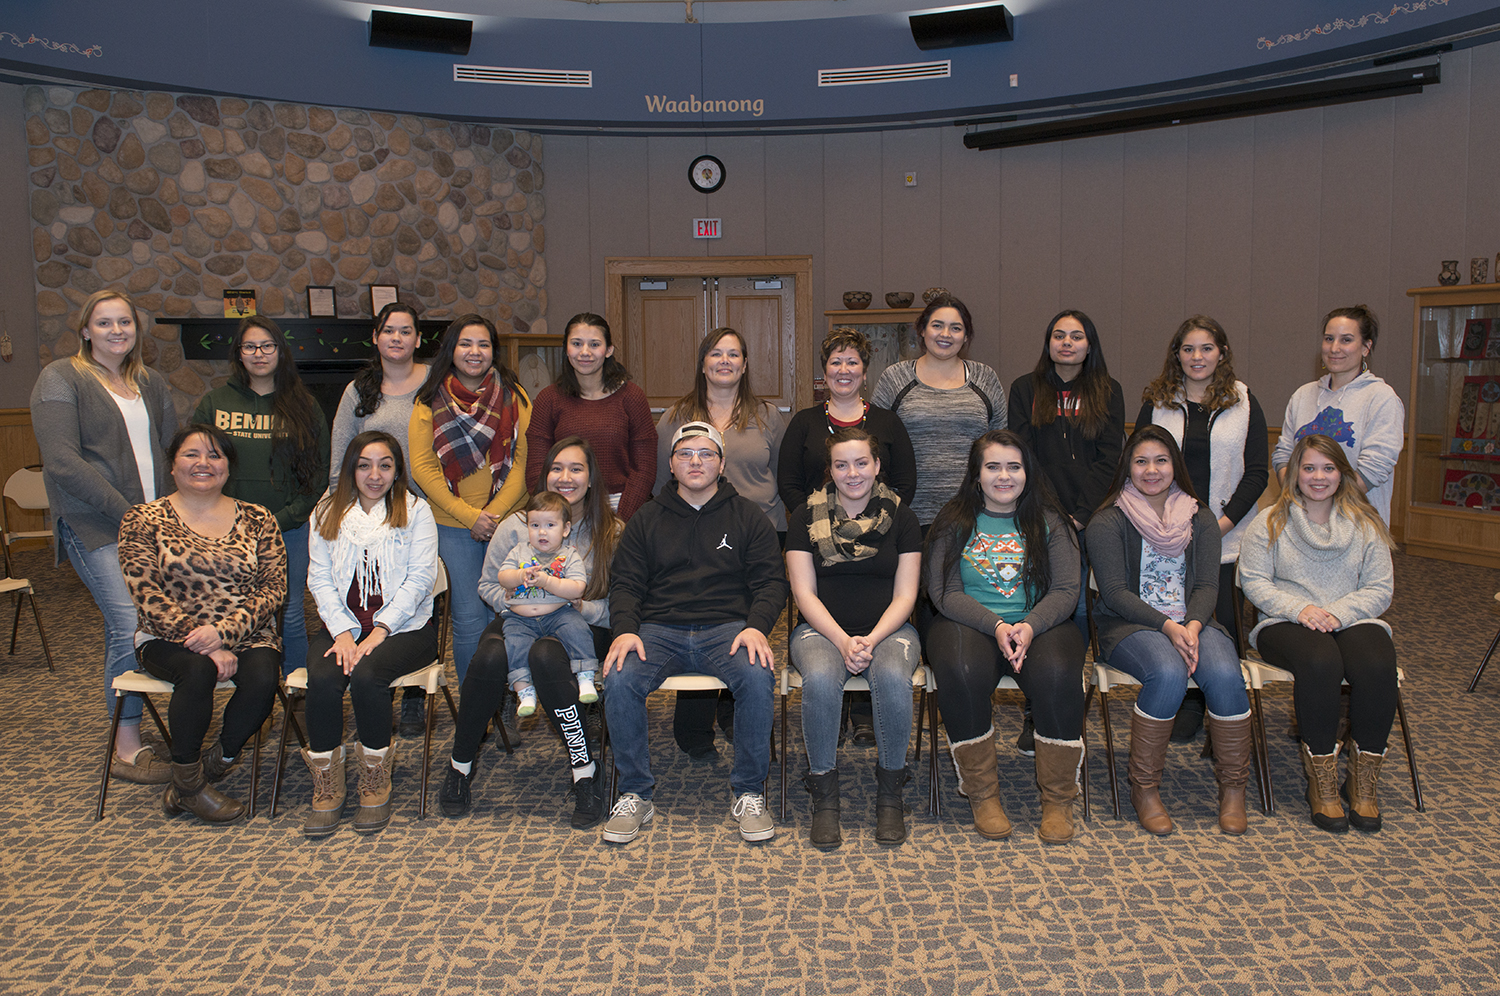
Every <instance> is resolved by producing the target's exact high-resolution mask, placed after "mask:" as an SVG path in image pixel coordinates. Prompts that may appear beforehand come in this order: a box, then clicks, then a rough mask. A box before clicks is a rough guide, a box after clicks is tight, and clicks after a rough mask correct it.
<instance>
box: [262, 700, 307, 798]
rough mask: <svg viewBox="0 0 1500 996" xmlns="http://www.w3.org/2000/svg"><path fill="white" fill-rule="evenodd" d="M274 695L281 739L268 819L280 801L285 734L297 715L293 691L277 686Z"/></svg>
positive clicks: (283, 772) (299, 738)
mask: <svg viewBox="0 0 1500 996" xmlns="http://www.w3.org/2000/svg"><path fill="white" fill-rule="evenodd" d="M276 697H277V698H279V699H280V700H281V741H280V743H279V744H278V746H277V750H276V773H275V774H274V775H273V776H272V777H271V815H270V817H269V818H270V819H273V820H274V819H275V818H276V804H277V803H278V802H280V801H281V779H282V776H283V775H284V774H285V772H286V735H287V731H288V730H290V729H291V728H292V727H293V726H294V725H295V724H296V722H297V717H296V716H295V715H294V714H293V713H292V700H293V699H294V698H296V694H295V692H294V693H293V694H292V695H287V694H286V693H285V692H283V691H282V690H281V688H280V687H279V686H278V687H277V689H276ZM297 739H298V740H299V741H300V740H302V739H303V738H302V730H301V729H300V728H299V729H298V730H297Z"/></svg>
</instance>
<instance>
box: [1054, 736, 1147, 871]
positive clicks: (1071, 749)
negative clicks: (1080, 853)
mask: <svg viewBox="0 0 1500 996" xmlns="http://www.w3.org/2000/svg"><path fill="white" fill-rule="evenodd" d="M1171 727H1172V721H1171V720H1168V721H1167V728H1168V729H1169V730H1170V729H1171ZM1082 768H1083V741H1082V740H1048V739H1047V738H1045V737H1042V736H1038V737H1037V738H1036V787H1037V788H1038V789H1039V790H1040V791H1041V793H1042V822H1041V823H1040V825H1038V826H1037V829H1036V835H1037V836H1038V837H1039V838H1041V841H1042V843H1044V844H1066V843H1068V842H1069V841H1070V840H1072V839H1073V838H1074V837H1075V836H1077V835H1078V824H1076V823H1075V822H1073V800H1074V799H1076V798H1078V774H1079V772H1080V771H1081V770H1082Z"/></svg>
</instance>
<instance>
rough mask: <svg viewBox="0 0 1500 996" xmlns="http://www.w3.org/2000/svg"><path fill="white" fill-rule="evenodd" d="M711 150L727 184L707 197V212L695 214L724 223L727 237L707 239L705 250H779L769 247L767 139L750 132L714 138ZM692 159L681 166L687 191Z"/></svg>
mask: <svg viewBox="0 0 1500 996" xmlns="http://www.w3.org/2000/svg"><path fill="white" fill-rule="evenodd" d="M707 151H708V153H709V155H713V156H718V157H719V161H720V162H722V163H723V164H724V172H725V175H726V179H725V181H724V186H723V187H720V188H719V189H718V190H717V191H715V192H714V193H712V194H708V195H706V196H704V198H703V201H704V207H703V210H704V212H705V213H704V214H702V215H694V217H703V218H719V219H721V220H722V221H723V223H724V224H723V232H724V235H723V238H718V239H708V240H705V241H704V242H703V243H702V245H703V248H704V251H705V252H706V253H707V254H708V255H710V256H765V255H767V254H769V253H772V252H776V251H778V250H773V249H769V248H767V246H766V214H767V212H766V140H765V139H764V138H759V137H756V136H750V135H741V136H735V137H730V138H714V139H711V140H709V142H708V145H707ZM688 162H689V160H688V159H686V158H685V159H684V160H683V161H682V162H681V163H679V164H678V165H677V172H678V175H679V178H680V180H681V182H682V188H683V190H685V191H686V190H687V182H688V180H687V168H688ZM731 184H733V186H731ZM721 195H723V196H721Z"/></svg>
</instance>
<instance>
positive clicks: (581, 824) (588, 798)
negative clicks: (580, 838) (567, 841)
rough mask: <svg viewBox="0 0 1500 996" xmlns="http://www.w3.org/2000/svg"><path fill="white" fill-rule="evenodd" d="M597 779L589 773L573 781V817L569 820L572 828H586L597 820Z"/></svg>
mask: <svg viewBox="0 0 1500 996" xmlns="http://www.w3.org/2000/svg"><path fill="white" fill-rule="evenodd" d="M599 802H600V800H599V779H598V778H596V777H594V776H593V775H590V776H589V777H588V778H580V779H578V781H576V782H574V783H573V817H572V819H571V820H570V822H571V823H572V825H573V829H574V830H587V829H588V828H589V827H591V826H593V825H594V824H596V823H598V822H599V819H600V817H601V815H602V814H601V813H600V811H599Z"/></svg>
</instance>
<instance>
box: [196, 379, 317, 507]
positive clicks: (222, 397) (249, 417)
mask: <svg viewBox="0 0 1500 996" xmlns="http://www.w3.org/2000/svg"><path fill="white" fill-rule="evenodd" d="M275 403H276V393H275V392H274V391H273V392H272V393H270V394H256V393H255V392H254V391H252V390H250V388H248V387H244V386H242V385H240V384H236V383H234V382H233V381H230V382H229V383H228V384H225V385H224V386H223V387H216V388H214V389H213V390H212V391H209V392H208V394H206V395H204V396H203V400H202V401H200V402H198V407H197V408H195V409H194V410H193V419H192V420H193V421H194V422H203V423H206V424H208V425H216V426H218V427H219V428H220V429H223V430H224V432H226V433H227V434H228V435H229V438H230V439H233V440H234V449H235V454H236V456H237V460H236V464H237V466H236V467H235V469H234V470H233V471H232V472H231V473H230V476H229V484H228V485H227V486H225V488H224V493H225V494H227V495H229V496H231V497H233V498H238V499H240V500H241V501H248V502H254V503H255V504H257V505H263V506H265V507H266V508H268V509H270V510H271V511H272V512H273V513H275V515H276V524H277V525H278V526H280V527H281V531H282V532H287V531H288V530H291V529H296V528H298V527H299V526H301V525H302V524H303V523H305V522H306V521H307V520H308V517H309V516H311V515H312V511H313V506H315V505H316V504H317V503H318V499H319V498H321V497H322V496H323V488H324V486H325V485H326V484H327V482H328V419H327V418H326V417H324V415H323V412H322V410H321V409H319V408H318V407H317V406H316V405H314V406H313V416H314V425H313V432H314V433H315V434H316V436H317V439H318V462H317V466H315V467H314V468H313V473H312V478H311V481H310V483H309V490H308V492H306V493H303V492H301V491H300V490H299V489H298V487H297V478H296V476H295V475H294V474H293V473H292V469H291V467H290V466H287V465H285V464H281V465H278V466H276V467H274V468H273V467H272V466H271V412H272V409H273V407H274V406H275Z"/></svg>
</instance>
